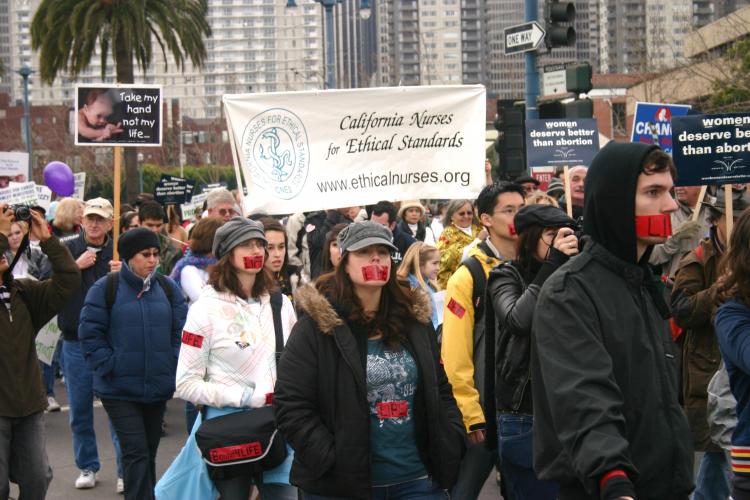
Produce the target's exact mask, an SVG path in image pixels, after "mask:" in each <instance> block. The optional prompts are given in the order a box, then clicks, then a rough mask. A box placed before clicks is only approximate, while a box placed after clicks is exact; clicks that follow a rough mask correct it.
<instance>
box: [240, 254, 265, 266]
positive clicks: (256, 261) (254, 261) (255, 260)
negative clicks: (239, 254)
mask: <svg viewBox="0 0 750 500" xmlns="http://www.w3.org/2000/svg"><path fill="white" fill-rule="evenodd" d="M244 261H245V269H260V268H261V267H263V256H262V255H254V256H250V255H248V256H247V257H245V258H244Z"/></svg>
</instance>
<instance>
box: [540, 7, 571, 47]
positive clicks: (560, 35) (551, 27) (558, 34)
mask: <svg viewBox="0 0 750 500" xmlns="http://www.w3.org/2000/svg"><path fill="white" fill-rule="evenodd" d="M575 18H576V6H575V3H574V2H560V1H559V0H547V23H546V26H545V30H546V31H547V37H546V40H545V43H546V45H547V47H548V48H550V49H552V48H555V47H572V46H573V45H575V43H576V30H575V28H574V27H573V22H574V21H575Z"/></svg>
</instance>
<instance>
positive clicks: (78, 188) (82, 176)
mask: <svg viewBox="0 0 750 500" xmlns="http://www.w3.org/2000/svg"><path fill="white" fill-rule="evenodd" d="M73 178H74V179H75V183H76V184H75V190H74V191H73V194H72V195H70V197H71V198H75V199H77V200H84V199H85V196H86V172H78V173H75V174H73Z"/></svg>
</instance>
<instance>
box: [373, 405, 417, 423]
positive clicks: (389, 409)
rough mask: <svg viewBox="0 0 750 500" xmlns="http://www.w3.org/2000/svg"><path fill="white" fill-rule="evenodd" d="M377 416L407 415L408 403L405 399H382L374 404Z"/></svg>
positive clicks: (394, 416) (397, 416)
mask: <svg viewBox="0 0 750 500" xmlns="http://www.w3.org/2000/svg"><path fill="white" fill-rule="evenodd" d="M375 409H376V410H377V412H378V418H379V419H380V420H385V419H386V418H403V417H406V416H408V415H409V405H408V404H407V402H406V401H384V402H380V403H378V404H376V405H375Z"/></svg>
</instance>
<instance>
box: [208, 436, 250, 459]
mask: <svg viewBox="0 0 750 500" xmlns="http://www.w3.org/2000/svg"><path fill="white" fill-rule="evenodd" d="M262 454H263V447H262V446H261V445H260V443H259V442H258V441H256V442H254V443H245V444H237V445H234V446H225V447H223V448H211V450H210V451H209V457H211V462H213V463H216V464H220V463H224V462H233V461H235V460H243V459H247V458H255V457H259V456H261V455H262Z"/></svg>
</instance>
